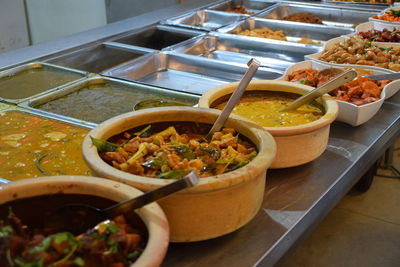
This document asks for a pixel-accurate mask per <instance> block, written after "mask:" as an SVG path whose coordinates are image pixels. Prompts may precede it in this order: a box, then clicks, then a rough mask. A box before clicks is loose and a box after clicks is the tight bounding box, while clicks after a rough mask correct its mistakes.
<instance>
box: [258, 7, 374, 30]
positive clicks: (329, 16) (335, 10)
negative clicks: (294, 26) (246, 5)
mask: <svg viewBox="0 0 400 267" xmlns="http://www.w3.org/2000/svg"><path fill="white" fill-rule="evenodd" d="M300 12H309V13H313V14H314V15H315V16H317V17H320V18H321V19H322V22H323V23H324V24H325V25H328V26H338V27H348V28H352V27H354V26H355V25H357V24H359V23H361V22H365V21H368V18H369V17H370V16H372V15H374V14H376V12H374V11H372V10H368V9H364V10H362V9H357V10H356V9H349V8H339V7H334V6H328V5H325V6H318V5H307V4H294V3H280V4H279V5H276V6H274V7H273V8H271V9H268V10H267V11H265V12H260V13H258V14H256V15H255V16H256V17H259V18H267V19H278V20H282V19H283V18H284V17H285V16H287V15H290V14H293V13H300ZM312 25H313V24H312Z"/></svg>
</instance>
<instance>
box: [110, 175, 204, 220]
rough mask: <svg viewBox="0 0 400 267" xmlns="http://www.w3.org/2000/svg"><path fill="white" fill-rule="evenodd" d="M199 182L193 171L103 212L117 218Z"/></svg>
mask: <svg viewBox="0 0 400 267" xmlns="http://www.w3.org/2000/svg"><path fill="white" fill-rule="evenodd" d="M149 179H151V178H149ZM198 182H199V177H198V176H197V175H196V173H195V172H194V171H191V172H190V173H189V174H188V175H186V176H184V177H183V178H181V179H179V180H176V181H174V182H172V183H169V184H167V185H164V186H161V187H159V188H157V189H154V190H151V191H149V192H146V193H144V194H143V195H140V196H138V197H136V198H133V199H130V200H127V201H125V202H121V203H118V204H116V205H114V206H111V207H109V208H106V209H104V210H103V211H104V212H106V213H107V215H108V216H110V217H115V216H117V215H119V214H123V213H126V212H129V211H130V210H135V209H138V208H141V207H143V206H145V205H147V204H149V203H151V202H154V201H156V200H159V199H161V198H164V197H166V196H168V195H170V194H172V193H175V192H178V191H180V190H182V189H185V188H189V187H192V186H194V185H196V184H198Z"/></svg>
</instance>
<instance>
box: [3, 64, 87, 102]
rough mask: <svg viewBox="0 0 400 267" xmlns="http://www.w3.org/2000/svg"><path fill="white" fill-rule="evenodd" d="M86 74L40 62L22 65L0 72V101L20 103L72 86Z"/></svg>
mask: <svg viewBox="0 0 400 267" xmlns="http://www.w3.org/2000/svg"><path fill="white" fill-rule="evenodd" d="M88 74H89V73H88V72H85V71H79V70H74V69H70V68H64V67H60V66H55V65H52V64H47V63H41V62H34V63H28V64H24V65H21V66H18V67H15V68H12V69H8V70H5V71H2V72H0V100H1V101H5V102H9V103H14V104H15V103H20V102H22V101H25V100H27V99H30V98H32V97H35V96H38V95H41V94H45V93H47V92H49V91H53V90H57V89H59V88H62V87H63V86H66V85H69V84H72V83H74V82H76V81H78V80H80V79H83V78H84V77H86V76H87V75H88Z"/></svg>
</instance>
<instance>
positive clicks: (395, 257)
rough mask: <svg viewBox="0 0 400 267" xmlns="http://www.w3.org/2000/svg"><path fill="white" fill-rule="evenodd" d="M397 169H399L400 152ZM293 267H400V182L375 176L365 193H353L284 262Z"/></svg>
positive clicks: (284, 264) (285, 264) (399, 144)
mask: <svg viewBox="0 0 400 267" xmlns="http://www.w3.org/2000/svg"><path fill="white" fill-rule="evenodd" d="M396 147H400V139H399V140H398V141H397V144H396ZM394 165H395V166H396V167H397V168H398V169H400V150H397V151H395V153H394ZM378 173H379V174H392V173H391V172H390V171H389V172H388V171H385V170H379V171H378ZM294 266H307V267H308V266H312V267H318V266H324V267H331V266H332V267H333V266H335V267H347V266H349V267H350V266H362V267H375V266H377V267H386V266H390V267H392V266H393V267H395V266H396V267H399V266H400V179H393V178H382V177H379V176H376V177H375V179H374V181H373V184H372V186H371V188H370V189H369V190H368V191H367V192H366V193H358V192H355V191H351V192H350V193H349V194H348V195H347V196H346V197H345V198H343V200H342V201H341V202H340V203H339V204H338V205H337V206H336V207H335V208H334V209H333V210H332V211H331V213H330V214H329V215H328V216H327V217H326V218H325V219H324V221H322V223H321V224H320V225H319V226H318V227H317V229H316V230H315V231H314V232H313V233H312V234H311V235H310V236H309V237H308V238H307V239H306V240H305V241H304V242H303V243H302V244H300V245H299V246H298V247H297V248H296V250H295V251H294V253H293V254H292V255H291V256H289V257H288V259H287V260H285V261H284V262H283V267H294Z"/></svg>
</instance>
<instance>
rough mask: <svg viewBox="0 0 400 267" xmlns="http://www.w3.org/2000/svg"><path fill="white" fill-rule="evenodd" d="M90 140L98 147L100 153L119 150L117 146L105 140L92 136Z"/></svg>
mask: <svg viewBox="0 0 400 267" xmlns="http://www.w3.org/2000/svg"><path fill="white" fill-rule="evenodd" d="M90 139H91V140H92V143H93V145H94V146H95V147H97V150H98V151H100V152H114V151H115V150H117V148H118V146H117V145H114V144H112V143H110V142H107V141H104V140H100V139H97V138H94V137H92V136H90Z"/></svg>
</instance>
